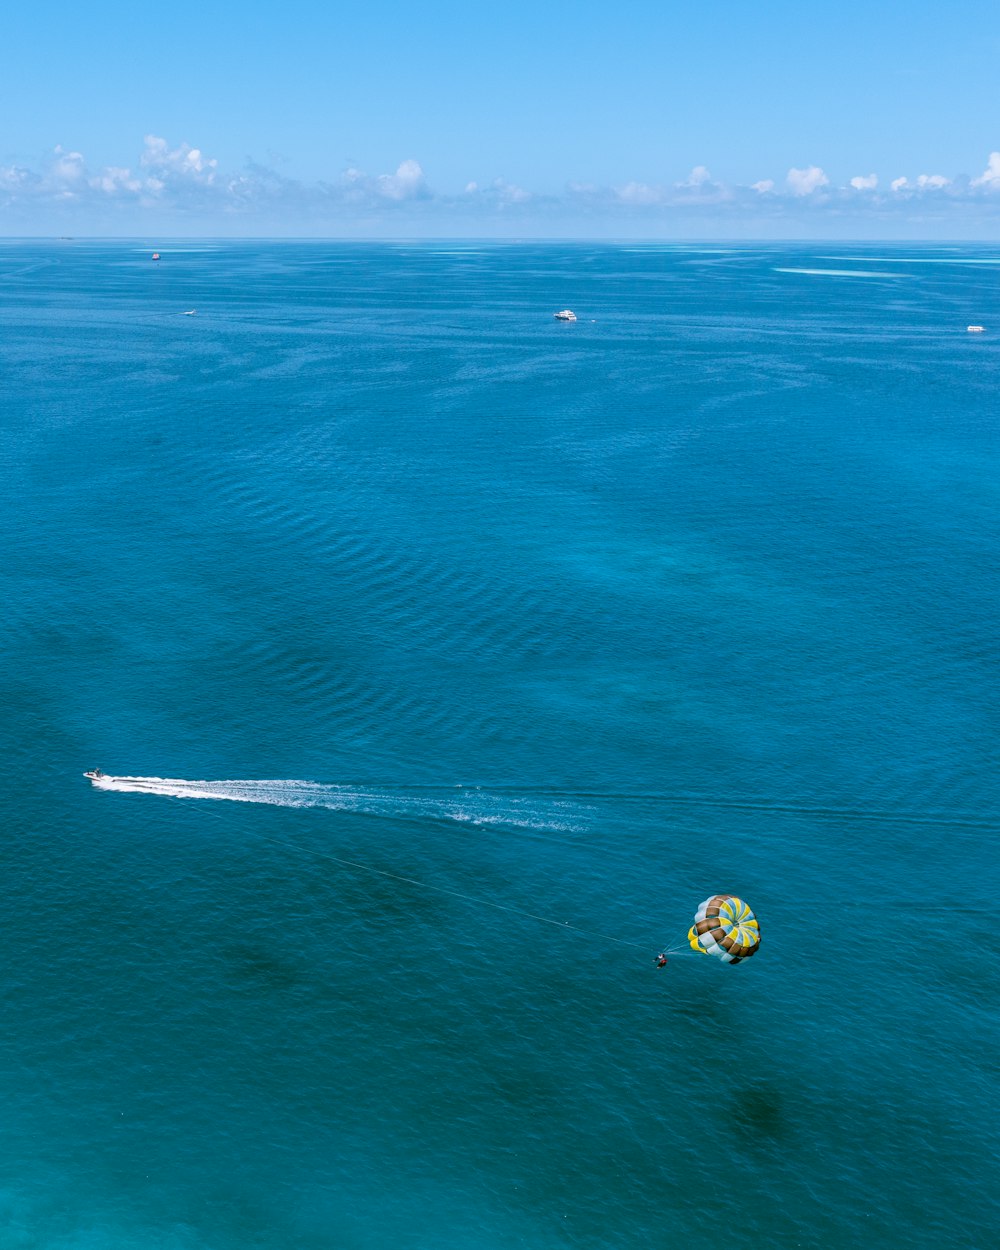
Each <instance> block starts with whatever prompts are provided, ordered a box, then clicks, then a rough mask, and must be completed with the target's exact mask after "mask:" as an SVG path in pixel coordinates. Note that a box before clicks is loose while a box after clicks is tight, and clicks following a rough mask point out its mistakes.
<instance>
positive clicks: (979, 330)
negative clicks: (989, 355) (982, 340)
mask: <svg viewBox="0 0 1000 1250" xmlns="http://www.w3.org/2000/svg"><path fill="white" fill-rule="evenodd" d="M965 328H966V330H967V331H968V332H969V333H970V334H982V333H983V331H984V330H985V329H986V327H985V326H966V327H965Z"/></svg>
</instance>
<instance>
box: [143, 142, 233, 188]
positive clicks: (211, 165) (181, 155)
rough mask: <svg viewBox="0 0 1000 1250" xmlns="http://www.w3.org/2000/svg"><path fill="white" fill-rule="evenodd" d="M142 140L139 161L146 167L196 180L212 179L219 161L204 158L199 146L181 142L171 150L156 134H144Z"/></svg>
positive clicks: (210, 180) (208, 180)
mask: <svg viewBox="0 0 1000 1250" xmlns="http://www.w3.org/2000/svg"><path fill="white" fill-rule="evenodd" d="M144 142H145V149H144V151H143V153H142V156H141V157H140V158H139V163H140V164H141V165H142V166H144V167H145V168H146V169H155V170H157V171H158V172H159V173H161V174H162V173H167V174H179V175H180V176H181V177H182V178H189V179H191V180H193V181H196V182H202V183H210V182H213V181H214V179H215V172H216V169H217V168H218V165H219V162H218V161H217V160H208V159H206V158H205V157H204V156H203V155H202V152H201V149H200V148H192V147H190V146H189V145H188V144H187V143H182V144H181V145H180V147H177V148H174V149H173V151H171V150H170V148H169V146H168V145H167V141H166V139H161V138H160V137H159V136H158V135H146V138H145V140H144Z"/></svg>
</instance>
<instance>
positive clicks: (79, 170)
mask: <svg viewBox="0 0 1000 1250" xmlns="http://www.w3.org/2000/svg"><path fill="white" fill-rule="evenodd" d="M86 172H87V171H86V166H85V164H84V160H83V153H82V152H67V151H66V149H65V148H64V147H63V146H62V144H58V145H57V146H56V149H55V160H54V161H53V162H52V177H53V178H55V179H56V180H57V181H58V182H69V183H73V182H82V181H83V179H84V178H85V177H86Z"/></svg>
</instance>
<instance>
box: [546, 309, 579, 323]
mask: <svg viewBox="0 0 1000 1250" xmlns="http://www.w3.org/2000/svg"><path fill="white" fill-rule="evenodd" d="M552 315H553V316H554V317H555V319H556V321H575V320H576V313H575V312H573V311H571V310H570V309H569V308H564V309H563V310H562V312H557V313H553V314H552Z"/></svg>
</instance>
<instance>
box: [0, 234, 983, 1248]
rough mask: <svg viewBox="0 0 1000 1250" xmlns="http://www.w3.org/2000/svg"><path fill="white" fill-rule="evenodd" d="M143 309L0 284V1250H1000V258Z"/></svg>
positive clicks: (300, 266) (245, 298)
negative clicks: (718, 922) (711, 918)
mask: <svg viewBox="0 0 1000 1250" xmlns="http://www.w3.org/2000/svg"><path fill="white" fill-rule="evenodd" d="M179 246H180V245H179ZM150 252H151V249H148V248H143V247H142V246H141V245H139V244H137V243H134V242H123V243H103V244H97V243H73V242H62V243H59V244H41V243H12V242H6V243H3V244H2V245H0V316H2V332H0V368H2V379H3V387H2V391H0V406H2V413H3V422H2V439H3V455H2V461H0V473H2V487H3V490H2V497H0V507H2V509H3V516H4V522H5V524H4V537H5V541H4V558H3V561H2V563H0V578H2V584H3V597H2V603H3V610H4V629H3V633H2V644H0V645H2V648H3V657H2V658H3V664H2V669H0V679H2V682H3V690H2V704H3V708H4V715H3V717H2V719H0V739H2V751H0V769H2V772H3V793H4V799H5V819H4V822H3V832H2V838H3V848H4V872H3V877H2V891H3V908H2V919H0V926H2V930H0V931H2V934H3V950H4V957H3V967H2V976H0V985H2V987H3V1008H4V1011H3V1018H4V1026H3V1030H2V1032H0V1099H2V1103H3V1107H4V1114H3V1116H2V1117H0V1244H2V1246H3V1247H4V1250H29V1248H30V1250H36V1248H38V1250H42V1248H44V1250H135V1248H136V1247H142V1248H143V1250H147V1248H148V1250H328V1248H333V1247H337V1248H344V1250H384V1248H386V1247H392V1248H393V1250H510V1248H514V1247H521V1248H524V1250H567V1248H571V1247H572V1248H576V1247H580V1248H586V1250H632V1248H634V1247H647V1246H649V1247H664V1248H667V1247H670V1248H677V1250H689V1248H690V1247H695V1246H700V1245H702V1244H704V1243H705V1242H706V1240H712V1239H715V1238H716V1237H717V1236H718V1235H719V1231H720V1230H722V1229H725V1230H726V1231H727V1236H728V1237H732V1238H737V1239H738V1240H739V1242H740V1244H741V1245H748V1246H756V1247H760V1248H761V1250H765V1248H769V1250H793V1248H794V1247H800V1246H802V1247H811V1248H816V1250H856V1247H858V1246H865V1247H869V1248H873V1250H898V1248H899V1247H903V1246H905V1247H907V1248H908V1250H952V1248H955V1250H983V1248H984V1247H986V1246H989V1245H992V1244H993V1243H994V1242H995V1240H996V1235H997V1226H998V1207H997V1203H996V1199H995V1197H994V1194H995V1192H996V1187H995V1179H996V1177H995V1160H996V1155H997V1148H998V1144H1000V1139H998V1129H997V1125H998V1123H1000V1119H998V1107H997V1103H996V1100H995V1090H996V1076H997V1054H998V1044H1000V1036H998V1027H997V1019H998V1016H997V1008H998V1001H997V1000H998V994H997V977H996V967H995V960H994V956H993V945H992V944H993V938H992V930H993V929H994V928H995V927H996V926H995V925H994V924H993V921H992V919H991V915H992V908H993V904H994V899H995V895H996V871H997V866H998V859H1000V857H998V855H997V844H996V835H995V831H996V821H997V814H998V781H997V773H996V762H997V740H998V735H997V731H998V724H997V721H998V716H997V694H996V689H997V688H996V675H997V658H998V647H997V624H996V610H997V602H998V591H1000V584H998V583H1000V575H998V564H997V546H998V543H997V539H998V508H997V503H998V499H997V496H998V490H1000V487H998V483H1000V465H998V459H1000V457H998V434H997V413H998V407H997V383H998V379H1000V369H998V365H1000V348H998V344H1000V291H998V287H997V283H998V280H1000V279H998V276H997V269H996V263H997V256H996V254H995V253H994V252H993V251H990V250H979V249H976V248H975V247H971V246H966V247H961V248H954V249H940V248H939V249H934V250H930V249H927V250H923V251H921V249H915V248H914V247H913V246H912V245H907V247H906V249H904V250H900V251H898V252H897V251H892V250H888V251H887V250H886V249H885V248H879V247H859V246H858V245H856V244H855V245H849V246H845V247H844V248H842V249H840V251H839V252H838V251H837V249H831V247H830V245H829V244H824V245H816V246H815V247H812V248H810V247H807V246H795V247H777V246H773V247H767V248H753V247H741V248H733V249H730V250H724V249H722V250H716V251H706V250H704V249H698V248H690V249H686V248H684V247H664V246H658V247H655V248H644V247H642V246H637V245H634V244H632V245H629V246H628V247H621V248H618V247H614V246H589V245H583V244H577V245H573V246H557V245H517V246H513V245H509V246H505V245H483V246H480V245H475V244H459V245H448V246H444V245H442V246H440V247H438V246H435V245H433V244H424V245H412V246H410V245H388V244H387V245H381V246H367V245H360V244H358V245H340V244H327V243H296V244H293V243H280V244H271V243H204V244H190V243H188V244H185V245H184V250H175V251H174V250H171V249H170V248H168V247H160V252H161V255H162V259H161V261H159V262H158V263H154V262H153V261H151V259H150ZM928 261H934V262H936V263H933V264H929V263H926V262H928ZM567 306H568V307H570V308H573V309H574V310H575V311H576V313H577V316H578V318H579V320H578V321H577V322H576V323H573V324H565V323H559V322H556V321H554V320H553V318H552V312H553V311H555V310H556V309H560V308H564V307H567ZM192 310H193V311H194V315H193V316H184V315H183V314H184V313H185V312H191V311H192ZM970 323H979V324H982V325H985V326H986V332H985V333H984V334H982V335H969V334H967V333H966V326H967V325H968V324H970ZM95 766H99V767H100V768H102V769H103V770H104V771H105V772H106V773H107V774H109V776H108V777H106V778H103V779H100V780H99V781H98V782H97V784H95V785H91V784H90V783H89V782H88V781H87V780H85V779H84V778H83V776H82V773H83V771H84V770H85V769H91V768H94V767H95ZM717 891H735V892H739V893H740V894H741V895H744V896H745V897H746V898H747V899H748V900H749V901H750V902H751V904H752V906H753V907H754V908H755V910H756V911H757V913H758V914H759V916H760V918H761V924H762V930H763V935H764V937H763V944H762V947H761V950H760V953H759V954H758V956H757V957H756V958H754V959H753V960H752V961H750V962H748V963H744V964H742V965H741V966H739V967H737V968H727V967H724V966H722V965H721V964H719V963H717V962H716V961H713V960H710V959H708V958H703V957H701V956H696V955H695V954H694V953H692V952H687V951H681V953H679V954H677V955H676V956H674V957H673V958H672V960H671V962H670V964H669V965H668V967H667V969H666V970H665V971H662V972H661V971H657V970H656V969H655V968H654V965H653V956H654V955H655V954H656V952H657V951H658V950H660V949H661V948H662V947H663V946H665V945H676V944H678V943H681V944H683V935H684V932H685V930H686V928H687V925H688V923H689V922H690V917H691V915H692V914H693V912H694V910H695V909H696V907H697V905H698V904H699V903H700V902H701V901H702V899H704V898H705V897H707V896H708V895H710V894H713V893H715V892H717Z"/></svg>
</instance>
